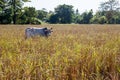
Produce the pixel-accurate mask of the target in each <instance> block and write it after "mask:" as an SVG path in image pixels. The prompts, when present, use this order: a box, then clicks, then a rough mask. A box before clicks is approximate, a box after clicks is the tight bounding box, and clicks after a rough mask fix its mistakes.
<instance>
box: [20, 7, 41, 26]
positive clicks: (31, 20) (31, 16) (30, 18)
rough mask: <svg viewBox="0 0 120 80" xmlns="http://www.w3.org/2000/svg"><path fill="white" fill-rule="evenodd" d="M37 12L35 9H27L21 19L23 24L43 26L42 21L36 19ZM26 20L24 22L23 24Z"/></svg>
mask: <svg viewBox="0 0 120 80" xmlns="http://www.w3.org/2000/svg"><path fill="white" fill-rule="evenodd" d="M36 17H37V11H36V10H35V8H34V7H25V8H24V10H23V13H22V16H21V17H20V19H21V21H20V22H21V23H22V24H41V21H40V20H39V19H37V18H36ZM23 20H24V22H22V21H23Z"/></svg>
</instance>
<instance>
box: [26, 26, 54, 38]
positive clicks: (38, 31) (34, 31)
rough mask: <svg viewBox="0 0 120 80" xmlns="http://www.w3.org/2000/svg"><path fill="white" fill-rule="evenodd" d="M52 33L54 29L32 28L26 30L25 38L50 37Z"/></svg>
mask: <svg viewBox="0 0 120 80" xmlns="http://www.w3.org/2000/svg"><path fill="white" fill-rule="evenodd" d="M51 32H53V31H52V28H50V29H47V28H46V27H45V28H36V27H30V28H26V29H25V38H26V39H27V38H30V37H34V36H45V37H48V36H50V34H51Z"/></svg>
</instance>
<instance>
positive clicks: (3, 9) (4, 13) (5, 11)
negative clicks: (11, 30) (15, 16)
mask: <svg viewBox="0 0 120 80" xmlns="http://www.w3.org/2000/svg"><path fill="white" fill-rule="evenodd" d="M8 3H9V1H8V0H0V24H9V23H11V20H12V19H11V13H12V9H11V8H10V6H9V5H8Z"/></svg>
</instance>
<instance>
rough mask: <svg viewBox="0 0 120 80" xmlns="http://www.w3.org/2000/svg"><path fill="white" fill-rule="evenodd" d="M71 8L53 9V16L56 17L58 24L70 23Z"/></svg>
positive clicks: (68, 6)
mask: <svg viewBox="0 0 120 80" xmlns="http://www.w3.org/2000/svg"><path fill="white" fill-rule="evenodd" d="M73 13H74V11H73V6H72V5H66V4H63V5H59V6H58V7H57V8H55V15H56V16H57V18H58V20H59V23H65V24H67V23H71V22H72V19H73Z"/></svg>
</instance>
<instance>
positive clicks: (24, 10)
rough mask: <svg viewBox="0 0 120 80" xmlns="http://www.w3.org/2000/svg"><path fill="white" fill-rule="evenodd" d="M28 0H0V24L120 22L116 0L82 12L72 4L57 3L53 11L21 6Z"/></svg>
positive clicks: (109, 0)
mask: <svg viewBox="0 0 120 80" xmlns="http://www.w3.org/2000/svg"><path fill="white" fill-rule="evenodd" d="M28 1H30V0H0V24H42V23H50V24H71V23H75V24H120V7H119V6H120V5H119V1H117V0H108V1H105V2H101V3H100V7H99V10H98V11H97V12H96V13H94V14H93V10H92V9H91V10H89V11H85V12H83V13H82V14H80V13H79V10H78V9H76V10H74V9H73V6H72V5H66V4H63V5H58V6H57V7H56V8H55V9H54V11H49V12H48V11H47V10H46V9H45V8H43V9H41V10H36V9H35V8H34V7H23V5H24V3H25V2H28Z"/></svg>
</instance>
